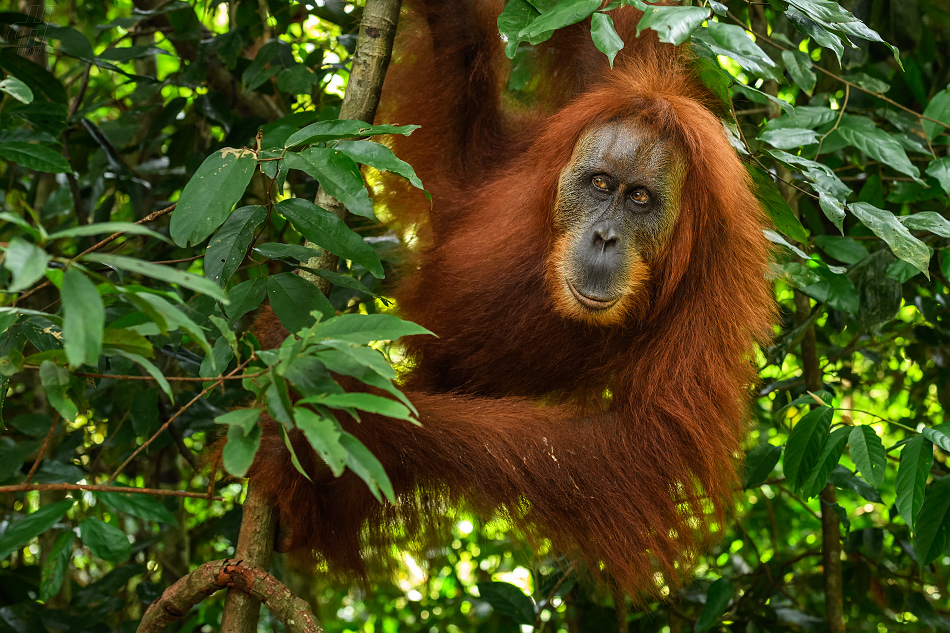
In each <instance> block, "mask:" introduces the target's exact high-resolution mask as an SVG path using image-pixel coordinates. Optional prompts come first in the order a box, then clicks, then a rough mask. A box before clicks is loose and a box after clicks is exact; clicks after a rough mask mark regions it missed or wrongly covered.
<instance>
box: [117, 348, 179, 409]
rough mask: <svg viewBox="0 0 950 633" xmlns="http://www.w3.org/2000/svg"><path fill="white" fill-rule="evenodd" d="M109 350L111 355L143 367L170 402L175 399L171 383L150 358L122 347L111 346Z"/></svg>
mask: <svg viewBox="0 0 950 633" xmlns="http://www.w3.org/2000/svg"><path fill="white" fill-rule="evenodd" d="M111 351H112V355H114V356H121V357H122V358H127V359H128V360H130V361H132V362H133V363H135V364H136V365H138V366H139V367H141V368H142V369H144V370H145V373H147V374H148V375H149V376H151V377H152V378H154V379H155V382H156V383H158V387H159V388H160V389H161V390H162V393H164V394H165V395H166V396H168V399H169V400H170V401H172V402H174V401H175V396H174V395H173V394H172V387H171V385H169V384H168V380H167V379H166V378H165V375H164V374H162V372H161V370H160V369H159V368H158V367H156V366H155V364H154V363H152V362H151V361H150V360H148V359H147V358H145V357H144V356H141V355H139V354H136V353H135V352H129V351H127V350H124V349H122V348H121V347H120V348H113V349H112V350H111Z"/></svg>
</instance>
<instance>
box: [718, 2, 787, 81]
mask: <svg viewBox="0 0 950 633" xmlns="http://www.w3.org/2000/svg"><path fill="white" fill-rule="evenodd" d="M707 15H708V13H707ZM707 26H708V28H707V29H706V30H707V31H708V35H709V38H708V40H705V43H706V44H707V45H708V46H709V48H710V49H711V50H712V51H713V52H714V53H716V54H717V55H725V56H726V57H729V58H731V59H733V60H735V61H736V63H738V64H739V65H740V66H742V67H743V68H744V69H745V70H747V71H749V72H751V73H754V74H756V75H759V76H761V77H765V78H767V79H774V80H775V81H777V82H778V83H784V78H783V77H782V72H781V69H780V68H779V67H778V64H776V63H775V62H774V61H772V58H771V57H769V56H768V55H766V54H765V52H764V51H763V50H762V49H761V48H759V46H758V44H756V43H755V42H753V41H752V39H751V38H750V37H749V35H748V33H746V31H745V29H743V28H742V27H741V26H736V25H734V24H724V23H722V22H709V23H708V24H707Z"/></svg>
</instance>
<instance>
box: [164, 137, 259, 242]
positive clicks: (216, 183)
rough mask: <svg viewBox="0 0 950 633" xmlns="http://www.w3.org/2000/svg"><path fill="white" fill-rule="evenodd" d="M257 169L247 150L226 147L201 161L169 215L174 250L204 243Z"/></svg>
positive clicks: (242, 192)
mask: <svg viewBox="0 0 950 633" xmlns="http://www.w3.org/2000/svg"><path fill="white" fill-rule="evenodd" d="M256 168H257V156H256V155H255V154H254V152H252V151H251V150H249V149H233V148H230V147H226V148H224V149H222V150H219V151H216V152H215V153H214V154H212V155H211V156H209V157H208V158H206V159H205V161H204V162H203V163H201V166H200V167H198V171H196V172H195V175H194V176H192V177H191V179H190V180H189V181H188V184H186V185H185V188H184V189H182V192H181V196H180V197H179V198H178V203H177V206H176V207H175V210H174V211H173V212H172V220H171V224H170V225H169V229H168V230H169V234H170V235H171V238H172V239H173V240H174V241H175V244H177V245H178V246H188V245H189V244H197V243H199V242H202V241H204V239H205V238H207V237H208V236H209V235H211V233H212V232H214V230H215V229H216V228H218V227H219V226H221V223H222V222H224V220H225V219H227V217H228V214H229V213H231V207H233V206H234V205H235V204H237V203H238V201H239V200H240V199H241V197H242V196H243V195H244V190H245V189H246V188H247V185H248V183H249V182H251V176H253V175H254V170H255V169H256Z"/></svg>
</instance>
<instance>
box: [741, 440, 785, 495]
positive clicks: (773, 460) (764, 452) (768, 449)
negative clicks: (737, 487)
mask: <svg viewBox="0 0 950 633" xmlns="http://www.w3.org/2000/svg"><path fill="white" fill-rule="evenodd" d="M781 456H782V447H781V446H773V445H771V444H759V445H758V446H756V447H755V448H753V449H752V450H751V451H750V452H749V455H748V456H747V457H746V459H745V483H744V484H743V486H742V487H743V488H755V487H756V486H761V485H762V484H763V483H765V480H766V479H768V478H769V475H771V474H772V471H773V470H775V465H776V464H778V460H779V458H780V457H781Z"/></svg>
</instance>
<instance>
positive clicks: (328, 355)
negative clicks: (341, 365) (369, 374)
mask: <svg viewBox="0 0 950 633" xmlns="http://www.w3.org/2000/svg"><path fill="white" fill-rule="evenodd" d="M324 345H327V346H329V347H330V348H331V349H329V350H326V351H321V352H320V353H318V354H317V358H319V359H320V360H321V361H323V362H324V363H326V365H327V367H329V368H330V369H331V371H336V372H337V373H344V374H346V375H348V376H350V375H353V374H351V373H348V372H344V371H338V370H337V369H334V368H333V367H331V365H336V364H337V363H338V362H339V361H340V360H341V359H340V358H337V357H334V356H333V354H334V352H336V353H340V354H342V355H343V356H344V357H345V358H346V359H347V360H349V361H352V362H355V363H356V364H358V365H362V366H364V367H367V368H369V369H372V370H373V371H374V372H376V373H377V374H379V375H380V376H382V377H383V378H386V379H388V380H395V379H396V372H395V371H394V370H393V368H392V365H390V364H389V361H387V360H386V358H385V357H384V356H383V355H382V354H381V353H380V352H379V351H377V350H375V349H373V348H371V347H362V346H359V347H354V346H353V345H352V344H349V343H343V342H337V341H326V342H324ZM344 362H346V361H344Z"/></svg>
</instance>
